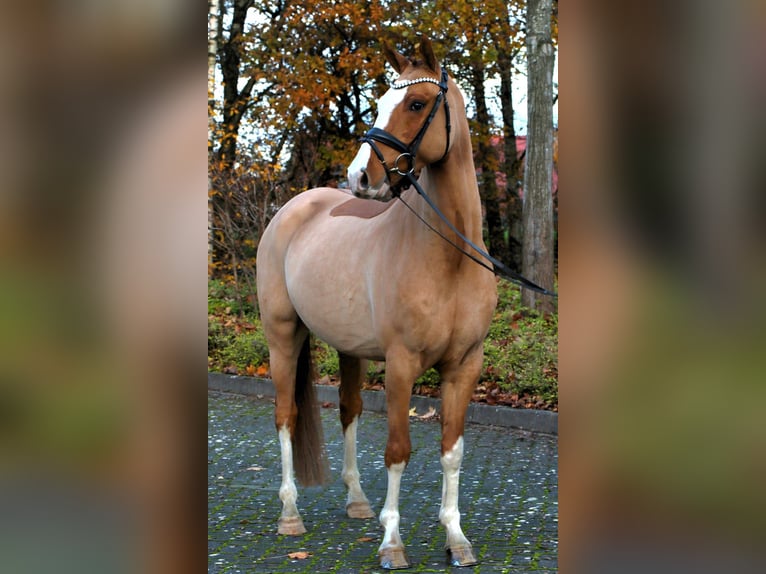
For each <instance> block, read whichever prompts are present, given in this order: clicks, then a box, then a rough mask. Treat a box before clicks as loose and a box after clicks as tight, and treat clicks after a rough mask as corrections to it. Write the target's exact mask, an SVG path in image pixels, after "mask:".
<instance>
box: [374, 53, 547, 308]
mask: <svg viewBox="0 0 766 574" xmlns="http://www.w3.org/2000/svg"><path fill="white" fill-rule="evenodd" d="M422 82H430V83H432V84H436V85H437V86H439V94H438V95H437V96H436V101H435V102H434V105H433V107H432V108H431V111H430V113H429V114H428V117H427V118H426V121H425V123H424V124H423V125H422V126H421V127H420V130H419V131H418V133H417V134H416V135H415V138H414V139H413V140H412V141H411V142H410V143H409V145H407V144H405V143H404V142H403V141H401V140H400V139H399V138H397V137H396V136H394V135H392V134H390V133H388V132H387V131H386V130H383V129H380V128H376V127H372V128H370V129H369V130H368V131H367V133H366V134H364V135H363V136H362V138H361V140H360V141H362V142H363V143H367V144H369V146H370V148H372V151H373V152H375V155H376V156H377V157H378V160H379V161H380V163H381V164H383V168H384V169H385V171H386V180H387V181H388V185H389V188H390V189H391V194H392V195H393V197H395V198H397V199H398V200H399V201H401V202H402V203H403V204H404V205H405V206H406V207H407V209H409V210H410V211H411V212H412V213H414V214H415V216H416V217H417V218H418V219H420V220H421V221H422V222H423V223H424V224H425V225H426V226H427V227H428V228H429V229H431V231H433V232H435V233H436V234H437V235H439V236H440V237H441V238H442V239H444V240H445V241H447V242H448V243H449V244H451V245H452V246H453V247H454V248H455V249H457V250H458V251H460V252H461V253H463V255H465V256H466V257H468V258H470V259H472V260H473V261H475V262H476V263H478V264H479V265H481V266H482V267H484V268H485V269H489V270H490V271H492V273H494V274H495V275H500V276H502V277H504V278H505V279H508V280H509V281H512V282H513V283H516V284H517V285H521V286H522V287H525V288H526V289H531V290H532V291H536V292H538V293H542V294H543V295H550V296H552V297H558V294H557V293H554V292H552V291H548V290H547V289H545V288H544V287H540V286H539V285H537V284H536V283H534V282H532V281H530V280H529V279H527V278H526V277H524V276H523V275H520V274H519V273H516V272H515V271H513V270H512V269H511V268H509V267H508V266H507V265H505V264H504V263H503V262H502V261H499V260H497V259H495V258H494V257H492V256H491V255H490V254H489V253H487V252H486V251H484V250H483V249H482V248H481V247H479V246H478V245H476V244H475V243H474V242H473V241H471V240H470V239H468V238H467V237H466V236H465V235H463V234H462V233H461V232H460V231H459V230H458V229H457V228H456V227H455V226H454V225H453V224H452V222H451V221H450V220H449V219H447V217H446V216H445V215H444V213H442V211H441V210H440V209H439V207H438V206H437V205H436V203H434V201H433V200H432V199H431V198H430V197H428V194H426V192H425V191H424V190H423V188H422V187H421V185H420V184H419V183H418V180H417V178H416V177H415V157H416V156H417V153H418V148H419V147H420V143H421V142H422V141H423V136H425V133H426V130H427V129H428V126H430V125H431V122H432V121H433V119H434V116H436V112H437V111H438V110H439V106H440V105H441V104H442V102H444V113H445V114H446V117H447V143H446V145H445V146H444V153H443V154H442V156H441V158H439V159H438V160H436V161H435V162H434V163H439V162H441V161H442V160H444V158H445V157H447V153H448V152H449V143H450V142H449V140H450V131H451V123H450V112H449V102H448V101H447V71H446V70H445V69H443V68H442V75H441V81H439V80H436V79H435V78H428V77H423V78H417V79H414V80H403V81H401V82H394V83H393V84H391V87H392V88H393V89H395V90H400V89H402V88H406V87H408V86H411V85H412V84H419V83H422ZM375 142H378V143H382V144H384V145H387V146H388V147H390V148H392V149H394V150H396V151H398V152H399V155H398V156H397V157H396V159H395V160H394V164H393V166H389V165H388V164H387V163H386V160H385V158H384V157H383V154H382V153H381V151H380V149H379V148H378V146H377V144H376V143H375ZM402 160H404V161H405V162H406V165H405V166H403V167H404V169H402V167H400V163H401V162H402ZM391 174H397V175H399V176H400V178H399V181H397V182H396V183H395V184H392V183H391ZM410 185H411V186H413V187H414V188H415V190H416V191H417V192H418V194H419V195H420V196H421V197H422V198H423V199H424V200H425V202H426V203H427V204H428V206H429V207H430V208H431V209H433V210H434V212H435V213H436V215H438V216H439V218H441V220H442V221H444V223H446V224H447V227H449V228H450V230H451V231H452V232H453V233H455V234H456V235H457V236H458V237H459V238H460V239H461V240H462V241H463V242H464V243H465V244H466V245H468V246H470V247H471V248H472V249H473V250H474V251H476V253H478V254H479V255H481V256H482V257H484V258H485V259H486V260H487V261H489V262H490V263H492V265H493V267H490V266H489V265H487V264H486V263H484V262H483V261H481V260H480V259H479V258H478V257H476V256H474V255H472V254H471V253H468V252H467V251H466V250H465V249H463V248H462V247H461V246H460V245H458V244H457V243H456V242H454V241H452V240H451V239H450V238H449V237H447V236H446V235H444V234H443V233H442V232H441V231H439V230H438V229H436V228H435V227H434V226H433V225H431V224H430V223H429V222H428V221H426V220H425V219H423V217H422V216H421V215H420V214H419V213H418V212H417V211H415V210H414V209H413V208H412V207H410V205H409V204H408V203H407V202H406V201H404V199H402V196H401V193H402V190H404V189H406V188H407V187H409V186H410Z"/></svg>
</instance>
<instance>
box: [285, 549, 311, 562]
mask: <svg viewBox="0 0 766 574" xmlns="http://www.w3.org/2000/svg"><path fill="white" fill-rule="evenodd" d="M309 556H312V554H311V552H305V551H303V550H302V551H300V552H290V553H289V554H288V555H287V557H288V558H289V559H290V560H305V559H306V558H308V557H309Z"/></svg>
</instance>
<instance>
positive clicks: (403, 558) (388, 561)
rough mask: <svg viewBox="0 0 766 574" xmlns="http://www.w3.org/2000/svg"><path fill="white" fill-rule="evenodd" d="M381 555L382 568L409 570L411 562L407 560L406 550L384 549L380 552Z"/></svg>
mask: <svg viewBox="0 0 766 574" xmlns="http://www.w3.org/2000/svg"><path fill="white" fill-rule="evenodd" d="M378 554H379V555H380V567H381V568H385V569H386V570H400V569H401V568H409V567H410V561H409V559H408V558H407V554H406V553H405V552H404V548H384V549H383V550H379V551H378Z"/></svg>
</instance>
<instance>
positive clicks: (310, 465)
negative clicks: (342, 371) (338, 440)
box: [293, 336, 329, 486]
mask: <svg viewBox="0 0 766 574" xmlns="http://www.w3.org/2000/svg"><path fill="white" fill-rule="evenodd" d="M310 339H311V337H310V336H308V337H306V340H305V341H304V343H303V347H302V348H301V353H300V355H299V357H298V369H297V371H296V375H295V403H296V405H297V407H298V419H297V420H296V423H295V434H294V435H293V467H294V469H295V476H296V478H297V479H298V481H299V482H300V483H301V484H302V485H303V486H314V485H321V484H325V483H326V482H327V477H328V475H329V464H328V461H327V454H326V452H325V446H324V433H323V432H322V419H321V417H320V415H319V404H318V403H317V400H316V393H315V391H314V379H315V378H316V376H315V371H314V366H313V363H312V360H311V342H310Z"/></svg>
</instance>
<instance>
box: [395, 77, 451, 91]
mask: <svg viewBox="0 0 766 574" xmlns="http://www.w3.org/2000/svg"><path fill="white" fill-rule="evenodd" d="M423 82H431V83H432V84H436V85H437V86H441V82H439V80H437V79H436V78H417V79H415V80H402V81H401V82H399V81H396V82H394V83H393V84H391V87H392V88H393V89H395V90H401V89H402V88H406V87H407V86H411V85H412V84H422V83H423Z"/></svg>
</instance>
